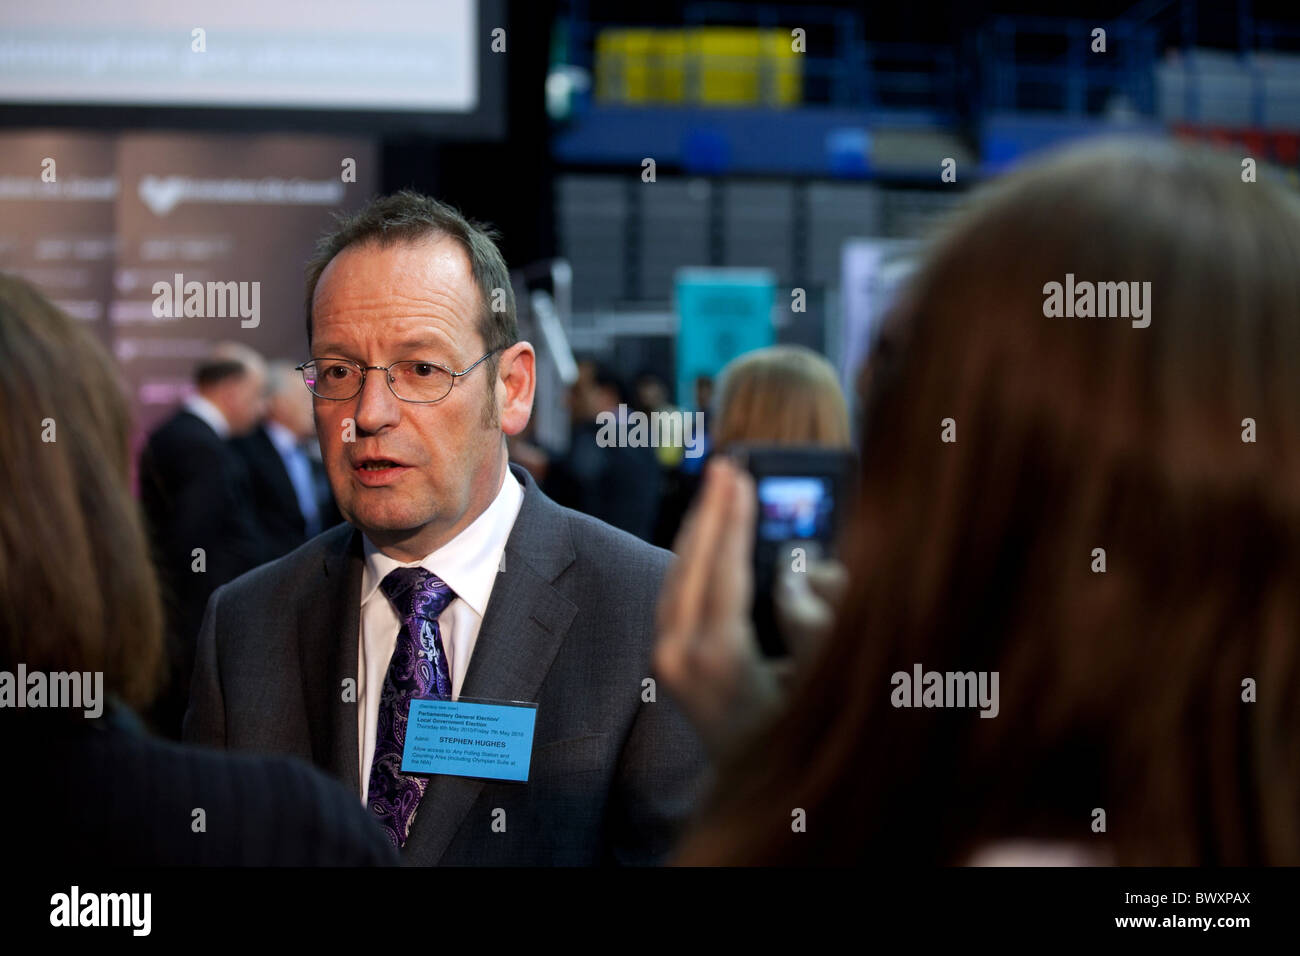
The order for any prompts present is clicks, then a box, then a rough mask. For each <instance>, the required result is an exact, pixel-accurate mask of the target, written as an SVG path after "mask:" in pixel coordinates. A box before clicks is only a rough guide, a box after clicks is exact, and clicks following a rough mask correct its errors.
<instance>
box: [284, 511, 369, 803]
mask: <svg viewBox="0 0 1300 956" xmlns="http://www.w3.org/2000/svg"><path fill="white" fill-rule="evenodd" d="M329 534H330V539H331V540H330V541H329V544H328V545H327V549H326V553H325V557H324V560H323V561H322V563H321V566H320V570H319V574H320V579H319V581H317V582H316V584H315V586H313V587H308V588H305V589H304V594H305V595H306V596H307V597H306V602H305V603H304V604H303V606H302V608H301V613H300V614H299V622H300V626H299V632H298V653H299V660H300V662H301V666H302V671H301V673H302V691H303V700H304V701H305V702H306V707H307V718H308V727H309V728H310V733H311V745H312V761H313V762H314V763H315V764H316V765H317V766H319V767H322V768H324V769H325V770H328V771H329V772H330V773H332V774H333V775H334V776H335V777H337V778H338V779H339V780H341V781H342V782H343V784H344V785H345V786H346V787H347V788H348V789H349V790H351V791H352V792H354V793H355V794H356V795H357V799H358V800H360V799H361V785H360V780H359V771H358V762H357V704H356V698H357V691H358V690H359V688H357V687H356V681H357V640H358V634H359V631H360V626H361V569H362V557H361V553H362V552H361V534H360V532H358V531H356V530H355V529H353V528H352V526H351V525H346V524H345V525H342V526H340V527H339V528H336V529H334V530H333V531H331V532H330V533H329ZM348 679H350V680H351V681H352V685H353V692H352V694H351V698H352V700H351V701H348V702H345V701H344V700H343V681H344V680H348Z"/></svg>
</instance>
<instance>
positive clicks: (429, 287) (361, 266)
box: [315, 236, 477, 301]
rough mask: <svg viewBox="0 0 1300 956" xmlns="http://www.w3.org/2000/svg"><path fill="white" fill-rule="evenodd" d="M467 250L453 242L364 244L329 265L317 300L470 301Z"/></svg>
mask: <svg viewBox="0 0 1300 956" xmlns="http://www.w3.org/2000/svg"><path fill="white" fill-rule="evenodd" d="M476 291H477V290H476V289H475V286H474V274H473V271H472V270H471V268H470V264H469V255H468V254H467V253H466V251H465V248H464V247H463V246H462V245H461V244H460V243H459V242H457V241H456V240H455V239H452V238H451V237H449V236H430V237H425V238H420V239H411V240H398V241H396V242H391V243H381V242H379V241H378V240H373V239H372V240H365V241H362V242H359V243H356V244H354V245H351V246H348V247H347V248H346V249H343V250H342V251H341V252H339V254H338V255H336V256H335V257H334V258H333V259H332V260H330V263H329V265H327V266H326V267H325V269H324V271H323V272H322V273H321V277H320V280H319V282H318V283H317V285H316V294H315V298H316V300H317V301H320V300H322V299H334V298H347V297H349V296H350V295H352V294H359V295H367V294H376V293H377V294H387V295H394V296H397V297H399V298H408V299H423V298H435V299H443V298H446V297H449V296H450V297H455V298H465V297H471V296H474V295H475V294H476Z"/></svg>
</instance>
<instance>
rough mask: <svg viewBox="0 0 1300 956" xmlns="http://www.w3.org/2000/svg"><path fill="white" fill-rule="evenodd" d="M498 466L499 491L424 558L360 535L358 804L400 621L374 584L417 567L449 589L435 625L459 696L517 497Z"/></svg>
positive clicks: (365, 791)
mask: <svg viewBox="0 0 1300 956" xmlns="http://www.w3.org/2000/svg"><path fill="white" fill-rule="evenodd" d="M505 472H506V473H505V476H504V477H503V478H502V481H501V490H500V491H498V492H497V496H496V498H494V499H493V501H492V503H491V504H490V505H488V507H487V509H486V510H485V511H484V512H483V513H482V514H481V515H479V516H478V517H477V518H475V519H474V521H473V522H472V523H471V524H470V525H469V527H467V528H466V529H465V530H464V531H462V532H461V533H460V534H458V535H456V537H454V538H452V539H451V540H450V541H448V542H447V543H446V544H444V545H443V546H442V547H441V548H439V549H438V550H436V551H434V552H433V553H432V554H428V555H425V557H424V558H423V560H420V561H410V562H402V561H398V560H396V559H395V558H390V557H389V556H388V555H386V554H384V553H382V552H381V551H379V549H378V548H376V547H375V546H374V545H373V544H372V543H371V541H370V539H369V538H368V537H366V536H365V535H362V543H363V546H364V549H365V566H364V568H363V570H362V572H361V628H360V634H359V637H358V640H359V644H360V646H359V647H358V648H357V736H358V740H357V743H358V747H359V758H360V759H359V764H358V766H359V769H360V774H361V803H362V804H363V805H364V804H365V803H366V800H367V797H368V796H369V790H370V764H371V763H372V762H373V761H374V759H375V734H376V733H377V732H378V724H379V698H380V696H381V695H382V694H383V689H384V678H385V677H386V676H387V674H388V664H389V662H390V661H391V660H392V657H393V650H394V649H395V648H396V647H397V632H398V630H399V629H400V627H401V624H402V621H401V618H400V617H399V616H398V614H397V609H396V608H394V607H393V602H392V601H390V600H388V598H387V597H385V596H384V592H383V591H381V590H379V585H380V582H382V581H383V580H384V577H385V576H386V575H387V574H388V573H389V572H390V571H392V570H393V569H394V568H409V567H416V566H417V565H418V566H419V567H422V568H424V569H425V570H426V571H429V572H431V573H433V574H436V575H437V576H438V577H439V578H441V579H442V580H443V581H444V582H445V583H446V584H447V586H448V587H449V588H451V589H452V591H453V592H454V593H455V595H456V599H455V600H454V601H452V602H451V603H450V604H448V605H447V607H446V608H445V609H444V610H443V612H442V613H441V614H440V615H438V631H439V633H440V634H441V636H442V646H443V650H444V651H445V652H446V654H447V667H448V671H449V672H450V674H451V698H452V700H458V699H459V698H460V687H461V684H463V683H464V681H465V672H466V671H467V670H469V659H470V655H472V654H473V653H474V644H475V642H476V641H477V640H478V632H479V627H480V626H482V624H483V615H484V613H485V612H486V611H487V605H488V599H489V598H490V597H491V596H492V587H493V585H494V584H496V580H497V570H498V568H500V566H501V556H502V555H503V554H504V553H505V549H506V539H508V538H509V537H510V531H511V529H512V528H513V527H514V525H515V518H517V517H518V516H519V508H520V506H521V505H522V504H523V503H524V489H523V486H521V485H520V484H519V479H517V478H516V477H515V476H514V475H513V474H512V473H511V472H510V469H509V468H506V469H505Z"/></svg>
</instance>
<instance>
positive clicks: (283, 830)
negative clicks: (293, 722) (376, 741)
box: [0, 275, 396, 865]
mask: <svg viewBox="0 0 1300 956" xmlns="http://www.w3.org/2000/svg"><path fill="white" fill-rule="evenodd" d="M0 409H2V410H3V414H0V753H3V754H4V757H5V761H6V763H7V765H8V768H9V770H10V771H11V779H12V780H13V781H14V785H12V786H7V787H5V788H4V795H3V797H0V821H3V824H0V825H2V826H3V828H4V832H5V841H6V849H7V850H12V851H14V852H13V855H12V856H8V855H7V859H9V860H11V861H12V862H19V861H26V862H37V861H40V860H48V861H51V862H57V863H59V864H64V863H73V862H77V861H87V862H88V861H94V862H96V863H98V864H101V865H102V864H109V865H139V864H144V865H150V864H175V863H188V864H192V863H205V864H217V865H232V864H236V865H267V864H290V865H311V864H369V863H392V862H396V859H395V856H394V854H393V852H392V850H391V848H390V847H389V846H388V843H387V840H386V838H385V837H384V835H383V833H382V831H381V830H380V829H379V828H378V827H376V826H374V825H373V824H372V823H370V822H369V821H368V820H367V819H366V815H365V813H364V811H363V810H362V808H361V807H360V806H359V805H358V804H357V803H356V802H355V801H354V800H353V799H352V798H351V797H350V796H349V795H348V794H347V792H346V791H345V790H343V788H342V787H340V786H339V785H338V784H337V783H334V782H332V781H330V780H329V779H328V778H326V777H325V776H324V775H322V774H320V773H319V772H317V771H316V770H314V769H312V768H310V767H308V766H306V765H304V764H302V763H301V762H299V761H295V760H290V759H287V758H278V757H277V758H269V757H254V756H235V755H227V754H223V753H218V752H216V751H212V750H207V749H200V748H195V747H181V746H178V745H175V744H171V743H168V742H165V741H162V740H157V739H154V738H152V737H150V736H148V735H147V734H146V733H145V732H144V730H143V728H142V726H141V725H140V724H139V723H138V721H137V720H136V719H135V717H134V714H133V709H137V710H138V709H140V708H143V707H145V706H146V705H147V704H148V703H149V702H150V701H151V700H152V699H153V697H154V695H155V694H156V692H157V689H158V683H159V680H160V679H161V676H162V612H161V609H160V604H159V597H158V592H157V584H156V581H155V577H154V571H153V566H152V564H151V563H150V559H149V550H148V545H147V543H146V538H145V534H144V531H143V528H142V526H141V520H140V516H139V510H138V508H137V506H136V503H135V501H133V500H132V498H131V496H130V493H129V492H128V490H127V482H128V478H129V468H130V431H131V423H130V416H129V412H128V409H127V404H126V400H125V398H124V396H123V394H122V391H121V387H120V385H119V383H118V381H117V377H116V372H115V369H114V366H113V363H112V361H111V359H109V357H108V355H107V354H106V353H105V352H104V350H103V348H101V347H100V346H99V344H98V343H97V342H95V340H94V339H93V338H92V337H91V335H90V334H89V333H88V332H86V331H85V330H84V329H82V328H80V327H78V326H77V324H76V323H75V322H74V321H73V320H72V319H70V318H69V317H68V316H67V315H65V314H64V313H62V312H61V311H60V310H59V309H57V308H56V307H55V306H54V305H52V304H51V303H50V302H49V301H48V300H47V299H45V298H44V297H43V296H42V295H41V294H40V293H39V292H37V291H36V290H35V289H34V288H32V286H30V285H28V284H27V283H26V282H24V281H21V280H19V279H16V278H12V277H9V276H4V275H0ZM74 686H75V688H76V690H77V693H76V694H72V693H71V689H72V688H74ZM56 688H61V689H63V690H65V691H67V692H68V693H69V697H68V698H66V699H65V697H64V696H63V694H62V693H56ZM70 699H75V701H76V704H75V706H69V700H70ZM20 700H21V703H20ZM199 810H201V811H202V818H201V820H200V818H199V816H197V815H196V814H197V811H199ZM34 821H38V822H39V825H34Z"/></svg>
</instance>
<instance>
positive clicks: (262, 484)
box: [231, 362, 341, 560]
mask: <svg viewBox="0 0 1300 956" xmlns="http://www.w3.org/2000/svg"><path fill="white" fill-rule="evenodd" d="M266 401H267V407H266V419H265V420H264V421H263V422H262V424H260V425H259V426H257V427H256V428H254V429H253V431H252V432H251V433H250V434H248V435H245V436H243V437H241V438H235V439H232V440H231V444H232V445H233V446H234V448H235V450H236V451H237V452H239V454H240V456H241V457H242V458H243V459H244V464H245V465H247V467H248V474H249V478H250V480H251V482H252V491H253V510H254V511H255V512H256V514H257V521H258V525H259V526H260V528H261V531H262V535H263V537H264V538H265V539H266V542H267V546H268V553H267V560H271V559H272V558H278V557H280V555H282V554H288V553H289V552H290V551H292V550H293V549H294V548H296V547H298V545H300V544H302V543H303V542H304V541H306V540H307V539H308V538H314V537H315V536H316V535H318V534H320V532H321V531H323V530H324V529H325V528H328V527H331V526H333V525H335V524H338V522H339V521H340V520H341V519H340V518H339V514H338V509H337V508H335V507H334V501H333V498H332V497H331V496H330V495H329V490H328V487H329V486H328V482H326V481H324V466H322V464H321V463H320V462H319V461H318V460H317V459H315V458H313V457H312V456H311V455H310V454H309V453H308V444H309V443H312V442H315V440H316V422H315V420H314V419H313V417H312V407H311V392H309V391H307V389H305V388H304V387H303V384H302V376H301V375H300V374H299V373H298V371H297V369H295V368H294V367H293V366H292V365H290V364H289V363H287V362H272V363H271V365H270V368H269V371H268V373H267V399H266ZM318 473H319V474H318ZM322 485H324V495H322Z"/></svg>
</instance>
